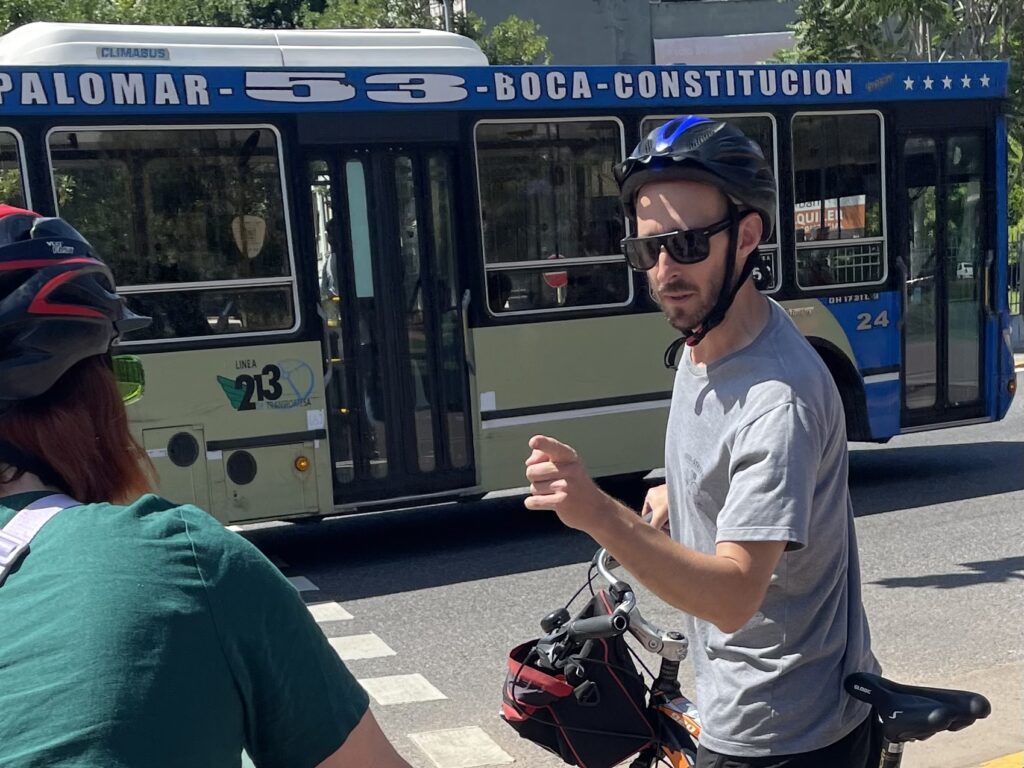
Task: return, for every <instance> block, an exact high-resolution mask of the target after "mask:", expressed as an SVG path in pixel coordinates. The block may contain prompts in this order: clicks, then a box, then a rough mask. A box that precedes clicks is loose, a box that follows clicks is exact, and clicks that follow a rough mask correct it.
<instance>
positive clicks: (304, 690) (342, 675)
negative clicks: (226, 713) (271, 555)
mask: <svg viewBox="0 0 1024 768" xmlns="http://www.w3.org/2000/svg"><path fill="white" fill-rule="evenodd" d="M194 512H195V513H198V514H201V515H202V517H203V518H206V520H203V519H202V518H200V517H198V516H197V515H196V514H189V512H188V511H187V508H185V510H184V511H183V519H184V520H185V523H186V526H187V528H188V531H189V536H190V539H191V541H192V546H193V552H194V553H195V558H196V563H197V566H198V568H199V572H200V576H201V577H202V579H203V582H204V585H205V587H206V593H207V595H208V597H209V600H210V607H211V611H212V613H213V617H214V621H215V623H216V627H217V633H218V635H219V636H220V640H221V647H222V649H223V652H224V656H225V658H226V660H227V663H228V665H229V667H230V669H231V671H232V674H233V676H234V678H235V682H236V685H237V686H238V692H239V696H240V698H241V701H242V709H243V713H244V724H243V727H244V738H245V749H246V751H247V752H248V753H249V755H250V757H251V758H252V760H253V762H254V763H255V764H256V766H257V768H279V767H280V768H314V766H316V765H318V764H319V763H321V762H323V761H324V759H326V758H327V757H329V756H330V755H331V754H333V753H334V752H336V751H337V750H338V748H339V747H340V746H341V745H342V744H343V743H344V742H345V739H346V738H348V735H349V734H350V733H351V732H352V730H353V729H354V728H355V726H356V725H357V724H358V723H359V721H360V720H361V719H362V717H363V715H364V714H365V713H366V710H367V707H368V706H369V699H368V698H367V695H366V692H365V691H364V690H363V689H362V687H361V686H360V685H359V683H358V682H356V680H355V678H353V676H352V674H351V673H350V672H349V671H348V669H347V668H346V667H345V665H344V664H343V663H342V661H341V659H340V658H338V655H337V653H336V652H335V651H334V649H333V648H331V646H330V644H329V643H328V642H327V638H326V637H325V636H324V634H323V631H322V630H321V629H320V627H319V626H318V625H317V624H316V622H315V621H314V620H313V617H312V615H311V614H310V612H309V609H308V608H307V607H306V605H305V603H304V602H303V601H302V598H301V597H300V596H299V593H298V592H297V591H296V590H295V588H294V587H293V586H292V585H291V584H290V583H289V581H288V580H287V579H286V578H285V577H284V576H283V575H282V574H281V573H280V571H278V570H277V568H275V567H274V565H273V564H272V563H271V562H270V561H269V560H267V558H266V557H264V556H263V554H262V553H261V552H260V551H259V550H257V549H256V548H255V547H254V546H252V545H251V544H250V543H249V542H248V541H246V540H245V539H244V538H242V537H241V536H238V535H237V534H235V533H232V532H230V531H227V530H224V529H223V528H222V527H221V526H220V524H219V523H217V522H216V521H214V520H212V519H211V518H209V517H208V516H207V515H205V513H200V512H199V510H195V511H194ZM207 520H208V522H207Z"/></svg>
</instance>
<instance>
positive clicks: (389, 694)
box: [359, 675, 448, 706]
mask: <svg viewBox="0 0 1024 768" xmlns="http://www.w3.org/2000/svg"><path fill="white" fill-rule="evenodd" d="M359 684H360V685H362V686H363V688H365V689H366V692H367V693H369V694H370V695H371V696H373V699H374V701H376V702H377V703H378V704H380V705H381V706H387V705H389V704H411V703H413V702H416V701H440V700H442V699H447V698H448V697H447V696H445V695H444V694H443V693H441V692H440V691H439V690H437V688H435V687H434V686H432V685H431V684H430V683H429V682H427V678H425V677H424V676H423V675H390V676H388V677H369V678H365V679H361V680H359Z"/></svg>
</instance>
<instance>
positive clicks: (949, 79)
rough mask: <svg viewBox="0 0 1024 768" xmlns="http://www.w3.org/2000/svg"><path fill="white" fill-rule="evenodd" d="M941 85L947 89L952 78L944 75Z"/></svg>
mask: <svg viewBox="0 0 1024 768" xmlns="http://www.w3.org/2000/svg"><path fill="white" fill-rule="evenodd" d="M942 87H943V88H945V89H946V90H947V91H948V90H949V89H950V88H952V87H953V80H952V78H950V76H949V75H946V76H945V77H944V78H942Z"/></svg>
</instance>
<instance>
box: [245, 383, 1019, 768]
mask: <svg viewBox="0 0 1024 768" xmlns="http://www.w3.org/2000/svg"><path fill="white" fill-rule="evenodd" d="M1022 383H1024V381H1022ZM524 456H525V450H524ZM850 467H851V472H850V484H851V488H852V492H853V498H854V504H855V509H856V514H857V533H858V538H859V542H860V552H861V568H862V575H863V581H864V600H865V603H866V606H867V610H868V614H869V618H870V621H871V627H872V634H873V639H874V646H875V649H876V653H877V655H878V656H879V658H880V660H881V662H882V664H883V666H884V671H885V674H886V675H887V676H890V677H893V678H895V679H897V680H900V681H902V682H907V683H912V684H921V685H937V686H951V687H961V688H969V689H973V690H978V691H981V692H982V693H984V694H986V695H987V696H988V697H989V698H990V699H991V700H992V702H993V706H994V714H993V716H992V717H991V718H990V719H989V720H987V721H985V722H983V723H979V724H977V725H975V726H974V727H972V728H971V729H969V730H968V731H965V732H962V733H959V734H943V735H941V736H939V737H936V738H935V739H933V740H931V741H929V742H927V743H925V744H922V745H911V746H909V747H908V749H907V753H906V758H905V760H904V766H907V768H915V767H916V768H969V767H970V766H975V765H979V764H981V763H982V762H984V761H985V760H988V759H992V758H995V757H999V756H1001V755H1006V754H1008V753H1011V752H1016V751H1019V750H1021V749H1024V734H1022V731H1021V726H1020V723H1021V722H1022V721H1024V705H1022V689H1024V640H1022V632H1021V626H1022V620H1024V610H1022V606H1024V398H1020V397H1019V398H1018V399H1017V401H1016V403H1015V404H1014V406H1013V409H1012V411H1011V413H1010V415H1009V416H1008V418H1007V419H1006V420H1004V421H1003V422H1000V423H998V424H987V425H981V426H973V427H962V428H957V429H952V430H944V431H938V432H929V433H923V434H918V435H912V436H907V437H901V438H897V439H894V440H893V441H892V442H891V443H890V444H888V445H886V446H863V445H854V446H852V450H851V458H850ZM614 490H615V491H616V493H618V494H619V495H620V496H622V497H624V498H627V499H629V500H632V501H638V500H639V499H640V498H642V493H643V488H641V487H640V486H639V485H637V484H633V485H632V486H620V487H617V488H615V489H614ZM245 535H246V536H247V537H248V538H249V539H250V540H252V541H253V542H254V543H256V544H257V546H259V547H260V548H261V549H262V550H263V551H264V552H265V553H266V554H267V555H268V556H271V557H272V558H275V559H276V560H277V561H279V563H281V564H282V570H283V571H284V572H285V573H286V574H287V575H289V576H293V577H294V576H303V577H306V578H307V579H309V580H310V582H311V583H312V585H315V586H316V587H317V590H316V591H305V592H303V595H304V597H305V599H306V601H307V602H309V603H320V602H337V603H339V604H340V605H341V606H342V607H343V608H344V609H345V610H346V611H347V612H348V613H350V614H351V615H352V618H351V619H346V620H341V621H330V620H329V621H326V622H325V623H323V627H324V631H325V632H326V633H327V634H328V636H330V637H346V636H348V637H351V636H357V635H369V634H371V633H372V635H375V636H376V638H379V640H380V641H383V644H384V645H383V648H384V650H379V651H376V652H375V651H374V650H373V649H372V648H371V649H370V650H368V651H366V652H365V653H363V652H362V651H356V655H366V656H367V658H361V659H353V660H352V661H350V662H349V666H350V668H351V669H352V670H353V672H354V673H355V674H356V676H357V677H358V678H360V679H364V680H365V679H369V680H377V679H378V678H387V677H390V676H394V675H421V676H422V677H423V678H424V679H425V681H426V682H428V683H429V684H430V685H432V686H433V687H434V689H435V691H434V693H430V691H429V689H428V690H427V692H426V693H424V694H423V696H425V697H429V696H439V695H443V696H444V697H445V698H443V699H436V698H435V699H433V700H427V701H417V702H410V703H393V704H380V703H376V702H375V704H374V709H375V711H376V713H377V716H378V718H379V719H380V721H381V723H382V725H383V727H384V729H385V731H386V732H387V733H388V734H389V736H391V738H392V739H393V740H394V741H395V743H396V744H397V745H398V747H399V750H400V751H401V752H402V753H403V754H404V755H405V756H406V757H407V759H408V760H409V761H410V762H411V763H412V764H413V765H414V766H417V768H437V766H441V767H442V768H457V767H458V768H471V766H475V765H494V764H500V763H501V761H505V762H507V759H506V757H503V755H507V756H508V757H509V758H511V759H513V760H514V761H515V764H516V765H524V766H530V767H531V768H533V767H536V768H547V767H548V766H557V765H562V763H561V762H560V761H559V760H557V759H555V758H553V757H550V756H548V755H546V754H545V753H543V752H542V751H540V750H538V749H537V748H536V747H534V746H532V745H530V744H528V743H526V742H523V741H521V740H520V739H519V738H518V737H517V736H516V735H515V733H514V732H513V731H512V730H511V729H510V728H509V727H508V726H507V725H505V724H504V723H502V722H501V721H500V720H499V719H498V717H497V712H498V709H499V706H500V695H501V694H500V691H501V683H502V680H503V677H504V668H505V659H506V653H507V651H508V650H509V649H510V648H511V647H512V646H514V645H516V644H517V643H519V642H522V641H523V640H526V639H529V638H532V637H535V636H536V635H537V631H538V622H539V620H540V618H541V617H542V616H543V615H545V614H546V613H547V612H549V611H551V610H552V609H554V608H557V607H559V606H561V605H563V604H564V603H565V601H566V600H567V599H568V598H569V597H570V596H571V595H572V593H573V592H574V591H575V590H576V588H577V587H578V586H580V585H581V584H582V583H583V580H584V578H585V576H586V571H587V562H588V561H589V559H590V557H591V555H592V554H593V552H594V550H595V545H594V543H593V542H592V541H591V540H590V539H589V538H588V537H587V536H585V535H583V534H580V533H577V532H574V531H570V530H566V529H564V528H562V527H561V525H560V524H559V523H558V521H557V519H556V518H555V517H554V515H553V514H545V513H532V512H528V511H526V510H524V509H523V508H522V507H521V499H519V498H516V499H509V500H503V501H499V502H481V503H473V504H463V505H450V506H445V507H436V508H431V509H421V510H416V511H404V512H394V513H384V514H377V515H372V516H362V517H355V518H341V519H334V520H326V521H322V522H318V523H311V524H301V525H280V526H275V527H264V528H257V529H247V530H246V531H245ZM641 606H642V607H643V608H644V613H645V615H646V616H647V617H648V618H649V619H651V620H653V621H655V622H656V623H659V624H661V625H662V626H664V627H666V628H672V627H673V625H674V624H675V623H677V622H674V618H673V610H672V609H670V608H668V607H667V606H664V605H663V604H661V603H660V602H659V601H657V600H656V599H655V598H653V597H651V596H649V595H646V594H641ZM363 640H367V638H365V637H364V638H362V639H361V640H360V641H357V642H362V641H363ZM369 640H370V641H372V643H379V641H377V640H374V639H373V638H369ZM342 642H346V641H342ZM360 647H361V646H360ZM386 651H391V652H393V655H386V656H381V655H377V656H375V657H374V654H375V653H384V652H386ZM681 680H682V683H683V689H684V691H686V690H687V689H688V688H692V685H691V678H690V673H689V671H688V669H685V670H684V674H683V675H682V676H681ZM417 681H418V678H417V679H416V680H413V681H410V680H409V679H405V678H403V679H402V680H399V681H394V682H395V683H397V686H398V688H399V689H400V690H399V691H398V693H397V695H398V696H401V695H402V693H401V690H404V689H406V688H409V689H410V690H411V686H413V683H415V682H417ZM387 682H388V681H387V680H385V681H384V682H383V683H379V685H383V686H384V688H381V689H379V690H380V692H381V693H380V695H381V697H382V698H384V699H385V700H387V698H386V697H387V696H388V695H389V693H388V690H387V686H386V683H387ZM406 683H408V685H406ZM392 687H394V686H392ZM391 693H394V691H391ZM474 728H476V729H480V730H479V731H477V730H472V729H474ZM449 729H453V732H452V733H447V731H448V730H449ZM454 729H459V730H454ZM466 729H470V730H466ZM439 731H440V732H442V733H437V732H439ZM421 734H428V736H427V737H423V736H420V735H421ZM481 735H482V736H483V737H484V739H487V741H486V742H485V746H476V745H474V744H471V745H470V746H467V747H466V748H465V749H462V750H461V751H460V750H459V749H458V748H456V747H455V746H452V747H451V748H450V749H447V751H446V748H445V746H444V745H446V744H449V742H450V743H451V744H454V743H455V742H457V741H458V740H459V739H461V738H463V737H464V736H477V737H479V736H481ZM438 742H439V743H441V745H442V746H441V748H440V751H437V750H438V747H437V746H436V743H438ZM431 743H435V746H434V747H433V749H435V752H434V754H435V755H437V757H436V758H435V759H434V760H432V759H431V758H429V757H428V756H427V754H426V753H425V752H424V751H423V748H422V747H421V745H422V744H425V745H427V746H428V747H429V745H430V744H431ZM491 744H494V745H496V747H497V748H498V749H497V751H493V750H492V751H488V750H491ZM474 760H477V761H480V760H484V761H485V762H473V761H474Z"/></svg>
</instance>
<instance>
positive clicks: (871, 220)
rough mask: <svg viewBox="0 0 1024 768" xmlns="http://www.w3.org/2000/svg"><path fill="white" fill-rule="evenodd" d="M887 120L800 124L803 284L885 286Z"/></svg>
mask: <svg viewBox="0 0 1024 768" xmlns="http://www.w3.org/2000/svg"><path fill="white" fill-rule="evenodd" d="M882 174H883V164H882V120H881V117H880V116H879V115H877V114H875V113H842V114H800V115H796V116H794V118H793V189H794V195H795V198H794V199H795V202H796V210H795V211H794V222H795V236H796V243H797V284H798V285H799V286H800V287H801V288H821V287H836V286H849V285H858V284H871V283H878V282H881V281H882V280H884V279H885V237H884V235H885V232H884V221H883V217H882V189H883V178H882Z"/></svg>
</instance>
